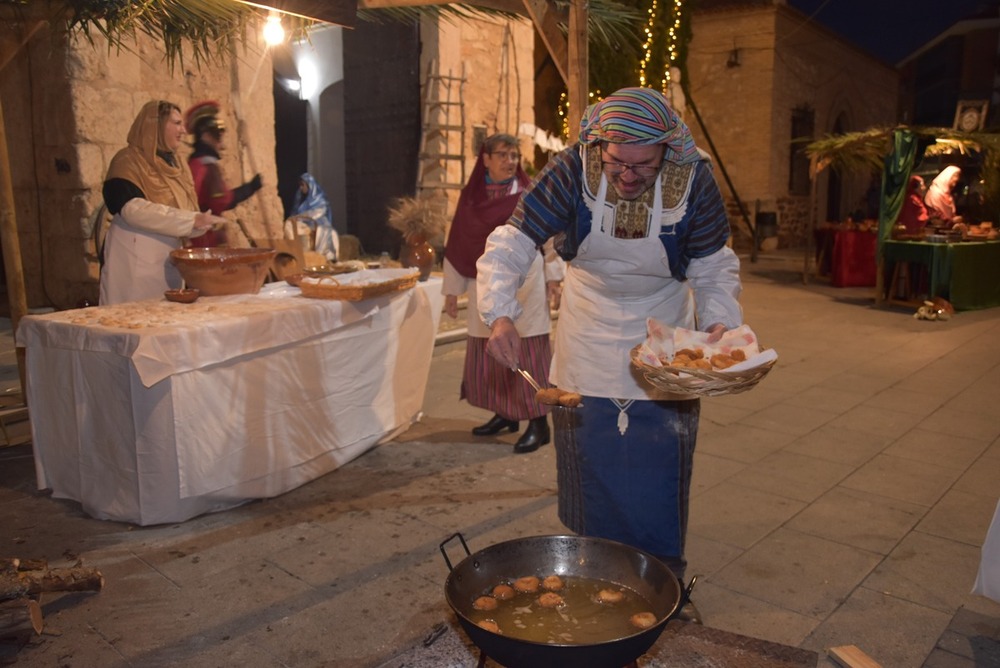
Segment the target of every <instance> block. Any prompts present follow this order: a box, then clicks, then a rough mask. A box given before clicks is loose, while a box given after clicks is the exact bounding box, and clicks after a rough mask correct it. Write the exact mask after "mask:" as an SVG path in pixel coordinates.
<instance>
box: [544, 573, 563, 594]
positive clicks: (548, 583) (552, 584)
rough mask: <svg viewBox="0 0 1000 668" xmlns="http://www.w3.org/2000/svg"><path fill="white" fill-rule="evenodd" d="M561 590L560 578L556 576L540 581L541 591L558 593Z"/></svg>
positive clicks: (561, 582)
mask: <svg viewBox="0 0 1000 668" xmlns="http://www.w3.org/2000/svg"><path fill="white" fill-rule="evenodd" d="M562 588H563V581H562V578H561V577H559V576H558V575H550V576H548V577H547V578H545V579H544V580H542V589H548V590H549V591H559V590H560V589H562Z"/></svg>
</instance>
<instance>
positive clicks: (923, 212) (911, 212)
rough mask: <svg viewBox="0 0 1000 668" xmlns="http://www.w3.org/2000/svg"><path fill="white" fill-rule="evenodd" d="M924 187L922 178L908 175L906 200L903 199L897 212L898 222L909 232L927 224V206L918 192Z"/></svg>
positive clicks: (915, 231)
mask: <svg viewBox="0 0 1000 668" xmlns="http://www.w3.org/2000/svg"><path fill="white" fill-rule="evenodd" d="M923 187H924V179H923V178H922V177H920V176H918V175H916V174H913V175H912V176H910V183H909V185H908V186H907V189H906V200H904V201H903V210H902V211H900V212H899V221H898V222H899V223H900V224H901V225H904V226H906V231H907V232H908V233H909V234H916V233H918V232H920V230H922V229H923V228H924V226H925V225H926V224H927V218H928V216H927V207H925V206H924V198H923V196H922V195H921V193H920V190H921V188H923Z"/></svg>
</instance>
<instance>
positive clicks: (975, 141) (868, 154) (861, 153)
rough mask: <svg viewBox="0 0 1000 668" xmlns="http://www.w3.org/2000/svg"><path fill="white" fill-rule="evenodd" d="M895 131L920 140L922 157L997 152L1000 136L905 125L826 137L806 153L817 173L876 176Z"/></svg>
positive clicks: (810, 145) (810, 146) (806, 148)
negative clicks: (832, 170) (831, 172)
mask: <svg viewBox="0 0 1000 668" xmlns="http://www.w3.org/2000/svg"><path fill="white" fill-rule="evenodd" d="M897 129H906V130H909V131H910V132H912V133H913V134H914V136H916V137H917V139H918V140H919V141H922V142H924V143H926V144H927V148H926V150H925V152H924V153H925V155H944V154H948V153H996V152H998V151H1000V135H997V134H994V133H985V132H972V133H970V132H961V131H959V130H952V129H950V128H934V127H905V126H900V127H898V128H896V127H874V128H870V129H868V130H864V131H861V132H847V133H844V134H841V135H829V136H827V137H824V138H822V139H817V140H816V141H812V142H810V143H809V144H807V145H806V147H805V151H806V153H807V154H808V155H809V157H810V158H812V159H813V160H814V161H815V165H816V171H817V172H820V171H822V170H823V169H825V168H827V167H830V168H832V169H835V170H837V171H838V172H842V173H846V172H865V171H867V172H871V173H879V172H881V171H882V168H883V166H884V162H885V157H886V156H887V155H888V154H889V152H890V150H891V146H892V133H893V132H894V131H895V130H897ZM803 141H808V140H803Z"/></svg>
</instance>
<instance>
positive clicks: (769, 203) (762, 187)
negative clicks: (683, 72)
mask: <svg viewBox="0 0 1000 668" xmlns="http://www.w3.org/2000/svg"><path fill="white" fill-rule="evenodd" d="M804 18H805V17H804V16H803V15H802V14H800V13H798V12H795V11H794V10H791V9H789V8H788V7H786V6H784V5H782V4H775V5H770V6H757V7H742V8H731V9H722V10H714V11H704V12H698V13H696V14H695V15H694V17H693V21H692V30H693V39H692V41H691V44H690V52H689V58H688V76H689V77H690V79H691V81H690V84H691V89H692V91H693V92H692V97H693V98H694V99H693V102H694V103H695V105H697V108H698V110H699V112H700V114H701V116H702V119H703V120H704V123H705V128H706V129H707V134H706V131H705V130H703V129H702V128H701V127H700V126H699V124H698V122H697V121H696V119H695V117H694V115H693V114H692V113H690V101H689V104H688V107H689V113H687V114H686V116H685V120H686V121H687V123H688V124H689V125H690V126H691V130H692V133H693V134H694V136H695V140H696V141H697V143H698V145H699V146H701V147H702V148H704V149H706V150H708V149H709V141H708V139H709V137H710V138H711V141H712V142H713V143H714V144H715V146H716V148H717V150H718V153H719V158H720V159H721V160H719V161H717V164H716V177H717V181H718V183H719V187H720V189H721V190H722V193H723V196H724V197H726V198H727V200H729V206H730V209H731V210H732V211H734V212H737V211H738V210H739V209H738V206H736V205H735V198H736V197H737V196H738V197H739V199H740V200H741V201H742V202H744V206H745V207H746V208H747V210H748V212H749V213H750V216H751V219H753V214H754V212H755V211H757V210H760V211H773V212H776V213H777V214H778V225H779V243H780V245H781V246H783V247H784V246H793V247H794V246H801V245H803V244H805V243H806V241H807V237H808V233H809V231H810V230H811V229H812V227H813V225H814V224H815V221H816V220H819V221H823V220H826V217H827V214H826V209H827V185H828V180H829V175H828V174H827V173H824V172H821V173H820V174H819V176H818V178H817V179H816V187H815V189H814V193H810V194H808V195H799V194H793V193H791V192H790V188H789V177H790V162H791V152H792V149H793V144H792V130H791V118H792V112H793V110H795V109H809V110H811V111H812V112H813V113H814V118H815V131H814V138H820V137H822V136H825V135H827V134H831V133H833V132H834V131H835V128H836V126H837V123H838V119H839V122H840V123H841V124H842V126H841V127H840V128H839V131H840V132H850V131H857V130H864V129H868V128H870V127H873V126H884V125H892V124H894V123H895V120H896V113H897V100H898V89H899V81H898V75H897V73H896V72H895V70H893V69H892V68H890V67H888V66H887V65H884V64H882V63H881V62H879V61H878V60H876V59H874V58H872V57H870V56H868V55H867V54H865V53H863V52H861V51H859V50H858V49H856V48H855V47H853V46H851V45H850V44H848V43H846V42H844V41H843V40H841V39H840V38H839V37H837V36H836V35H835V34H833V33H831V32H829V31H827V30H825V29H824V28H822V27H820V26H818V25H816V24H814V23H813V22H805V21H804ZM723 169H724V170H725V171H726V173H727V174H728V176H729V178H730V180H731V181H732V183H733V185H734V187H735V191H736V192H735V194H734V193H733V192H732V190H731V189H730V188H729V186H728V184H727V183H726V182H725V179H724V178H723V176H722V170H723ZM871 177H872V175H870V174H844V175H842V179H843V188H842V194H841V200H840V205H841V210H842V211H844V212H846V211H850V210H853V209H854V208H857V205H858V203H859V201H860V200H861V199H862V198H863V197H864V194H865V191H866V190H867V188H868V186H869V184H870V182H871ZM813 197H815V205H813V204H811V203H810V202H811V200H812V198H813ZM814 210H815V220H814ZM733 228H734V230H735V231H737V234H742V233H743V232H742V230H745V228H746V225H745V224H744V223H743V222H742V220H739V219H738V217H735V218H733ZM741 228H742V229H741Z"/></svg>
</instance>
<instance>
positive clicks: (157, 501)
mask: <svg viewBox="0 0 1000 668" xmlns="http://www.w3.org/2000/svg"><path fill="white" fill-rule="evenodd" d="M394 278H395V277H393V279H394ZM373 282H375V283H377V282H379V281H378V280H373ZM443 301H444V298H443V296H442V295H441V282H440V279H431V280H429V281H427V282H424V283H419V284H417V286H416V287H412V283H408V284H406V285H405V286H404V285H400V286H399V287H398V289H396V290H394V291H391V292H386V293H384V294H380V295H378V296H374V297H372V298H369V299H362V300H358V301H349V300H344V299H337V298H331V299H312V298H306V297H304V296H302V295H301V294H300V291H299V289H297V288H294V287H291V286H288V285H287V284H285V283H275V284H270V285H266V286H264V289H262V290H261V292H260V293H259V294H256V295H246V294H244V295H232V296H224V297H207V298H206V297H202V298H200V299H197V300H196V301H195V302H193V303H190V304H184V303H175V302H170V301H166V300H151V301H145V302H135V303H129V304H118V305H113V306H98V307H92V308H86V309H78V310H73V311H63V312H59V313H53V314H48V315H44V316H28V317H25V318H24V319H22V321H21V323H20V326H19V328H18V331H17V344H18V345H19V346H24V347H25V348H26V349H27V352H26V360H27V365H26V366H27V397H28V403H29V405H30V406H31V410H32V431H33V438H34V455H35V466H36V474H37V483H38V487H39V488H40V489H51V490H52V494H53V496H54V497H56V498H65V499H73V500H76V501H79V502H80V503H81V504H82V506H83V509H84V511H86V512H87V513H88V514H90V515H92V516H94V517H97V518H100V519H111V520H120V521H125V522H132V523H135V524H141V525H150V524H160V523H165V522H178V521H183V520H185V519H188V518H191V517H194V516H196V515H200V514H202V513H206V512H211V511H217V510H222V509H225V508H229V507H232V506H235V505H238V504H240V503H243V502H245V501H247V500H250V499H256V498H268V497H273V496H276V495H278V494H282V493H283V492H287V491H289V490H291V489H294V488H296V487H298V486H300V485H302V484H304V483H306V482H309V481H310V480H313V479H315V478H317V477H319V476H321V475H323V474H325V473H328V472H329V471H332V470H333V469H336V468H337V467H339V466H341V465H343V464H345V463H347V462H348V461H350V460H352V459H354V458H355V457H357V456H359V455H361V454H362V453H364V452H366V451H367V450H369V449H371V448H372V447H374V446H375V445H376V444H378V443H379V442H381V441H384V440H387V439H389V438H391V437H393V436H395V435H397V434H398V433H400V432H402V431H404V430H405V429H406V428H408V427H409V426H410V425H411V424H412V423H413V422H414V421H415V420H416V419H417V418H418V417H419V414H420V411H421V408H422V404H423V399H424V391H425V387H426V383H427V376H428V373H429V371H430V363H431V356H432V354H433V348H434V337H435V334H436V332H437V327H438V323H439V320H440V314H441V308H442V305H443Z"/></svg>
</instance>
